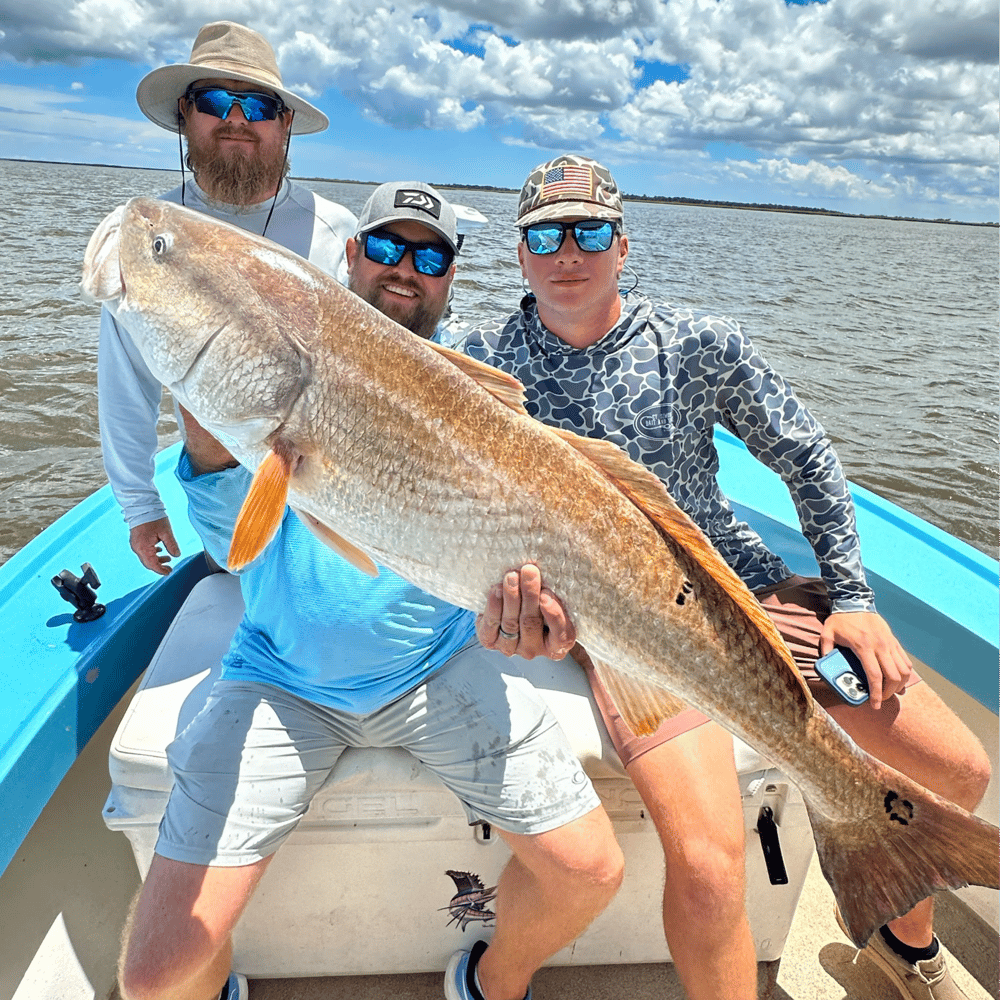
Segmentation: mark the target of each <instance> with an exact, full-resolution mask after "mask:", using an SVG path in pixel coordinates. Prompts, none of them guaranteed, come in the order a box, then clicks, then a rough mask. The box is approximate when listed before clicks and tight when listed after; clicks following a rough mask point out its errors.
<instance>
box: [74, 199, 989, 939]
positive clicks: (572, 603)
mask: <svg viewBox="0 0 1000 1000" xmlns="http://www.w3.org/2000/svg"><path fill="white" fill-rule="evenodd" d="M83 289H84V291H85V293H87V294H89V295H90V296H91V297H92V298H95V299H98V300H101V301H105V302H107V303H108V304H109V306H110V307H111V308H113V309H115V310H116V311H117V312H118V314H119V315H120V316H121V317H122V318H123V319H125V320H126V321H127V325H128V327H129V330H130V332H132V334H133V339H134V340H135V343H136V346H137V348H138V349H139V350H140V351H141V353H142V355H143V357H144V359H145V360H146V363H147V364H148V366H149V368H150V370H151V371H152V372H153V373H154V374H155V375H156V376H157V377H158V378H159V379H160V380H161V381H162V382H163V383H164V385H166V386H168V387H169V388H170V390H171V392H172V393H173V394H174V395H175V397H176V398H177V399H178V400H179V401H180V402H181V403H182V404H183V405H184V406H185V407H186V408H188V409H189V410H190V411H191V412H192V413H193V414H194V416H195V417H196V418H197V420H198V421H199V422H200V423H201V424H202V425H203V426H204V427H205V428H206V429H207V430H209V431H210V432H211V433H213V434H214V435H215V436H216V437H218V438H219V439H220V440H221V441H222V442H223V444H225V445H226V446H227V447H228V448H229V449H230V451H232V453H233V454H234V455H235V456H236V458H237V459H238V460H239V461H240V462H242V463H243V464H245V465H246V466H247V467H248V468H251V469H256V470H257V471H256V474H255V477H254V480H253V484H252V486H251V489H250V493H249V495H248V497H247V500H246V504H245V505H244V508H243V511H242V512H241V515H240V519H239V522H238V524H237V528H236V531H235V533H234V537H233V545H232V548H231V550H230V566H231V568H234V569H236V568H240V567H242V566H245V565H247V564H248V563H249V562H251V561H252V560H253V559H254V558H255V557H256V556H257V555H258V554H259V553H260V552H261V551H262V550H263V548H264V547H265V546H266V545H267V543H268V541H269V539H270V538H271V537H272V536H273V535H274V533H275V532H276V531H277V528H278V526H279V524H280V522H281V518H282V516H283V513H284V510H285V505H286V503H287V504H289V505H290V506H291V507H292V509H293V510H295V511H296V513H298V514H299V516H300V517H302V518H303V520H304V521H305V522H306V523H307V524H308V525H309V526H310V527H311V528H312V530H313V531H314V532H315V533H316V534H317V535H318V536H319V537H320V538H321V539H322V540H323V541H324V542H325V543H326V544H328V545H330V546H331V547H332V548H334V549H335V550H337V551H338V552H340V553H341V554H342V555H343V556H344V557H345V558H347V559H349V560H350V561H351V562H352V563H353V564H354V565H355V566H357V567H359V568H361V569H363V570H364V571H365V572H368V573H371V574H374V573H377V572H378V570H377V567H378V566H385V567H388V568H389V569H391V570H393V571H394V572H396V573H398V574H399V575H400V576H402V577H404V578H405V579H407V580H409V581H411V582H412V583H414V584H416V585H417V586H419V587H422V588H423V589H425V590H427V591H429V592H431V593H433V594H436V595H437V596H439V597H441V598H443V599H445V600H448V601H451V602H452V603H454V604H457V605H459V606H462V607H466V608H470V609H472V610H480V609H481V606H482V602H483V595H484V594H485V593H486V592H487V590H488V588H489V587H490V586H491V585H492V584H493V582H494V581H495V580H497V579H500V577H501V576H502V575H503V573H504V572H505V571H506V570H508V569H510V568H511V567H518V566H521V565H523V564H524V563H526V562H529V561H530V562H534V563H536V564H537V565H538V566H539V567H540V568H541V569H542V572H543V574H544V577H545V580H546V585H547V586H549V587H550V588H551V589H552V590H553V591H554V592H556V593H558V594H559V595H560V597H561V598H562V599H563V601H564V602H565V604H566V606H567V608H568V610H569V613H570V614H571V615H572V617H573V620H574V623H575V624H576V628H577V633H578V637H579V639H580V641H581V642H582V643H583V645H584V646H585V647H586V648H587V650H588V651H589V652H590V653H591V655H592V656H594V657H595V659H598V660H599V661H600V665H599V670H600V671H601V673H602V676H604V677H605V679H606V682H607V684H608V687H609V690H611V691H613V692H614V695H615V699H616V702H617V703H618V707H619V710H620V711H621V713H622V715H623V717H625V718H626V720H628V721H629V723H630V725H631V726H632V728H633V729H634V730H635V731H636V732H638V733H647V732H651V731H653V730H654V729H655V728H656V725H657V724H658V722H659V720H660V718H662V717H663V715H664V713H665V707H664V706H665V705H666V704H672V703H673V697H672V696H674V695H676V696H677V697H680V698H682V699H684V700H685V701H687V702H689V703H690V704H691V705H693V706H695V707H697V708H699V709H700V710H701V711H703V712H704V713H705V714H706V715H708V716H710V717H711V718H713V719H715V720H716V721H718V722H719V723H720V724H721V725H723V726H725V727H726V728H727V729H728V730H730V731H731V732H732V733H734V734H735V735H737V736H739V737H740V738H741V739H743V740H745V741H746V742H747V743H749V744H750V745H751V746H753V747H754V748H756V749H757V750H759V751H760V752H761V753H763V754H764V755H766V756H767V757H768V758H769V759H770V760H772V761H774V763H775V764H776V765H777V766H778V767H780V768H781V769H782V770H783V771H784V772H785V773H786V774H787V775H788V776H789V777H790V778H791V779H792V780H793V781H794V782H795V783H796V784H797V785H798V786H799V788H800V790H801V791H802V794H803V797H804V799H805V801H806V804H807V808H808V810H809V816H810V819H811V821H812V827H813V833H814V837H815V840H816V847H817V852H818V854H819V858H820V863H821V866H822V868H823V872H824V874H825V876H826V878H827V880H828V881H829V882H830V885H831V887H832V888H833V891H834V894H835V896H836V898H837V902H838V905H839V906H840V909H841V912H842V914H843V916H844V919H845V921H846V924H847V927H848V928H849V930H850V934H851V936H852V938H853V939H854V941H855V943H856V944H857V945H859V946H862V945H863V944H864V943H865V942H866V941H867V939H868V938H869V936H870V935H871V934H872V933H873V931H874V930H875V929H876V928H877V927H878V926H880V925H881V924H883V923H885V922H886V921H888V920H890V919H892V918H893V917H895V916H898V915H900V914H902V913H905V912H907V911H908V910H910V909H911V908H912V907H913V906H914V905H915V904H916V903H917V902H918V901H919V900H921V899H923V898H925V897H926V896H928V895H929V894H930V893H931V892H933V891H935V890H939V889H944V888H947V887H956V886H961V885H965V884H967V883H970V882H972V883H976V884H980V885H987V886H991V887H994V888H996V887H997V884H998V874H1000V872H998V868H1000V863H998V857H1000V832H998V830H997V828H996V827H995V826H993V825H992V824H989V823H986V822H984V821H982V820H980V819H977V818H976V817H974V816H971V815H969V814H968V813H967V812H966V811H965V810H963V809H961V808H959V807H958V806H955V805H953V804H952V803H949V802H947V801H946V800H944V799H941V798H940V797H938V796H936V795H934V794H932V793H930V792H928V791H927V790H926V789H924V788H922V787H921V786H919V785H918V784H916V783H915V782H913V781H912V780H910V779H909V778H907V777H905V776H904V775H902V774H899V773H898V772H896V771H894V770H893V769H892V768H889V767H887V766H886V765H884V764H882V763H881V762H879V761H877V760H876V759H874V758H872V757H870V756H869V755H868V754H866V753H864V752H863V751H862V750H860V749H859V748H858V747H857V746H856V745H855V744H854V743H853V742H852V741H851V739H850V738H849V737H848V736H847V735H846V734H845V733H844V732H843V731H842V730H841V729H840V727H839V726H837V725H836V723H835V722H834V721H833V720H832V719H831V718H830V716H829V715H828V714H827V713H826V712H825V711H823V710H822V709H820V708H819V707H818V706H817V705H816V704H815V702H814V701H813V699H812V696H811V695H810V693H809V691H808V688H807V687H806V685H805V683H804V681H803V679H802V677H801V675H800V674H799V672H798V671H797V669H796V668H795V665H794V663H793V662H792V660H791V657H790V655H789V653H788V650H787V648H786V647H785V645H784V643H783V642H782V640H781V638H780V636H779V635H778V633H777V632H776V630H775V628H774V626H773V625H772V623H771V621H770V619H769V618H768V617H767V615H766V614H765V613H764V612H763V611H762V609H761V608H760V606H759V605H758V604H757V602H756V601H755V600H754V598H753V596H752V595H751V594H750V593H749V591H748V590H747V589H746V587H745V586H744V585H743V583H742V582H741V581H740V580H739V579H738V578H737V577H736V576H735V574H734V573H733V572H732V570H730V569H729V567H728V566H727V565H726V564H725V563H724V562H723V561H722V559H721V558H720V557H719V556H718V554H717V553H716V552H715V550H714V549H713V548H712V547H711V545H710V544H709V543H708V541H707V540H706V539H705V537H704V536H703V535H702V533H701V532H700V531H699V530H698V528H697V527H696V526H695V525H694V523H693V522H692V521H691V520H690V519H689V518H688V517H687V516H686V515H685V514H683V513H682V512H681V511H680V510H679V508H678V507H677V506H676V504H675V503H674V502H673V500H672V499H671V498H670V496H669V495H668V494H667V492H666V491H665V489H664V488H663V486H662V484H661V483H660V481H659V480H658V479H656V478H655V477H654V476H653V475H652V474H650V473H649V472H647V471H646V470H645V469H643V468H642V467H640V466H638V465H636V464H634V463H632V462H631V461H630V460H629V459H628V458H626V456H625V455H624V454H623V453H622V452H620V451H619V450H618V449H617V448H615V447H614V446H613V445H610V444H608V443H607V442H601V441H592V440H589V439H583V438H579V437H576V436H575V435H573V434H570V433H568V432H565V431H558V430H554V429H552V428H548V427H545V426H543V425H542V424H540V423H538V422H537V421H535V420H533V419H532V418H531V417H529V416H528V415H527V414H526V413H525V412H524V409H523V407H522V405H521V387H520V385H519V384H518V383H517V382H516V381H515V380H514V379H512V378H510V377H509V376H507V375H504V374H503V373H502V372H499V371H497V370H495V369H493V368H490V367H488V366H485V365H481V364H479V363H478V362H475V361H473V360H471V359H469V358H466V357H465V356H464V355H461V354H458V353H456V352H453V351H449V350H447V349H445V348H441V347H438V346H436V345H434V344H431V343H428V342H427V341H424V340H421V339H419V338H417V337H415V336H414V335H412V334H410V333H409V332H407V331H406V330H404V329H403V328H402V327H399V326H397V325H396V324H395V323H393V322H392V321H391V320H389V319H387V318H386V317H385V316H383V315H382V314H381V313H379V312H378V311H377V310H375V309H373V308H372V307H370V306H368V305H367V304H366V303H364V302H362V301H361V300H360V299H359V298H357V297H356V296H354V295H353V294H352V293H350V292H349V291H347V290H346V289H344V288H343V287H342V286H341V285H339V284H338V283H337V282H336V281H335V280H334V279H332V278H330V277H328V276H327V275H325V274H323V273H322V272H320V271H318V270H317V269H316V268H314V267H312V266H311V265H310V264H308V263H307V262H306V261H304V260H302V259H301V258H299V257H297V256H295V255H294V254H292V253H291V252H289V251H287V250H285V249H283V248H281V247H278V246H276V245H274V244H272V243H270V242H269V241H267V240H263V239H261V238H259V237H256V236H253V235H251V234H248V233H245V232H243V231H242V230H239V229H236V228H233V227H231V226H227V225H225V224H222V223H219V222H215V221H213V220H211V219H208V218H206V217H205V216H201V215H198V214H197V213H195V212H192V211H190V210H187V209H183V208H180V207H178V206H175V205H171V204H167V203H165V202H158V201H154V200H151V199H141V198H139V199H133V200H132V201H130V202H129V203H128V204H127V205H125V206H124V208H123V209H119V210H118V211H117V213H113V214H112V215H111V216H109V217H108V219H106V220H105V222H104V223H102V225H101V226H100V227H99V228H98V230H97V231H96V232H95V233H94V236H93V237H92V239H91V243H90V246H89V247H88V250H87V255H86V258H85V262H84V276H83Z"/></svg>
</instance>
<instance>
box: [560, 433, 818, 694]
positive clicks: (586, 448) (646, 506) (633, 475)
mask: <svg viewBox="0 0 1000 1000" xmlns="http://www.w3.org/2000/svg"><path fill="white" fill-rule="evenodd" d="M549 430H550V431H552V432H554V433H555V434H556V435H557V436H558V437H560V438H562V440H563V441H565V442H566V443H567V444H569V445H571V446H572V447H573V448H576V450H577V451H579V452H580V453H581V454H582V455H585V456H586V457H587V458H588V459H590V461H591V462H593V463H594V465H596V466H597V467H598V468H599V469H600V470H601V472H602V473H604V475H605V476H606V477H607V479H608V480H609V481H610V482H611V483H612V484H614V486H616V487H617V488H618V489H619V490H620V491H621V492H622V493H623V494H624V495H625V496H626V497H628V499H629V500H631V501H632V503H633V504H635V506H636V507H638V508H639V510H641V511H642V512H643V514H645V515H646V517H648V518H649V520H650V521H651V522H652V524H653V525H654V527H655V528H656V529H657V531H659V532H660V533H661V534H662V535H665V536H666V537H668V538H670V539H673V541H675V542H676V543H677V544H678V545H680V546H681V547H682V548H683V549H684V550H685V551H687V552H688V553H690V554H691V555H692V556H693V557H694V559H695V560H697V562H698V565H699V566H701V568H702V569H703V570H704V571H705V572H706V573H707V574H708V575H709V576H710V577H711V578H712V579H713V580H715V582H716V583H717V584H718V585H719V586H720V587H721V588H722V589H723V590H724V591H725V592H726V593H727V594H728V595H729V597H730V598H731V599H732V600H733V601H734V602H735V603H736V604H737V605H738V606H739V608H740V609H741V610H742V611H743V612H744V613H745V614H746V616H747V617H748V618H749V619H750V621H751V622H752V623H753V624H754V625H755V626H756V627H757V629H758V630H759V631H760V632H761V634H762V635H763V637H764V638H765V639H767V640H768V642H769V643H770V644H771V645H772V646H773V647H774V649H775V651H776V652H777V653H778V654H779V655H780V656H781V658H782V660H784V662H785V664H786V665H787V666H788V667H789V668H790V670H791V671H792V673H793V675H794V676H795V678H796V680H797V681H798V683H799V686H800V691H801V692H802V693H803V694H804V695H805V697H806V700H807V701H811V700H812V697H811V695H810V694H809V689H808V687H807V685H806V682H805V680H804V679H803V677H802V674H801V673H800V672H799V670H798V668H797V667H796V666H795V661H794V660H793V659H792V656H791V653H789V652H788V647H787V646H786V645H785V641H784V639H782V638H781V635H780V633H779V632H778V630H777V628H775V626H774V622H772V621H771V619H770V618H769V617H768V615H767V612H766V611H764V609H763V608H762V607H761V606H760V604H759V603H758V601H757V599H756V598H755V597H754V596H753V594H751V593H750V591H749V590H747V587H746V584H744V583H743V581H742V580H741V579H740V578H739V577H738V576H737V575H736V574H735V573H734V572H733V570H732V569H731V568H730V566H729V564H728V563H727V562H726V561H725V560H724V559H723V558H722V557H721V556H720V555H719V553H718V552H716V551H715V548H714V547H713V546H712V543H711V542H709V540H708V539H707V538H706V537H705V535H704V534H703V533H702V530H701V528H699V527H698V525H696V524H695V523H694V521H692V520H691V518H690V517H688V515H687V514H685V513H684V511H682V510H681V509H680V507H678V506H677V503H676V501H675V500H674V498H673V497H672V496H671V495H670V494H669V493H668V492H667V489H666V487H665V486H664V485H663V483H662V482H661V481H660V479H659V478H658V477H657V476H655V475H654V474H653V473H652V472H650V471H649V470H648V469H646V468H645V467H643V466H641V465H639V464H638V463H637V462H633V461H632V460H631V459H630V458H629V457H628V455H626V454H625V452H623V451H622V450H621V448H619V447H618V446H617V445H615V444H612V442H610V441H602V440H597V439H595V438H586V437H581V436H580V435H578V434H574V433H573V432H572V431H566V430H563V429H562V428H559V427H550V428H549Z"/></svg>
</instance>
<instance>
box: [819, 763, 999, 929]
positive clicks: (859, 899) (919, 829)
mask: <svg viewBox="0 0 1000 1000" xmlns="http://www.w3.org/2000/svg"><path fill="white" fill-rule="evenodd" d="M878 771H879V773H878V775H877V779H878V780H879V781H880V782H881V783H882V786H883V798H882V800H881V801H878V800H877V799H874V798H871V799H868V801H869V802H871V803H872V809H870V810H869V811H868V812H867V813H864V814H863V815H861V816H857V817H854V818H852V819H850V820H846V821H844V820H831V819H830V818H829V817H827V816H825V815H824V814H822V813H821V812H819V810H818V809H816V808H814V807H813V806H812V805H811V804H810V803H809V801H808V800H807V801H806V807H807V810H808V812H809V818H810V821H811V823H812V829H813V837H814V838H815V841H816V851H817V854H818V855H819V862H820V867H821V868H822V870H823V874H824V875H825V876H826V879H827V881H828V882H829V883H830V886H831V888H832V889H833V894H834V896H835V897H836V899H837V905H838V907H839V908H840V912H841V916H842V917H843V920H844V925H845V927H846V928H847V931H848V933H849V935H850V937H851V938H852V939H853V941H854V943H855V944H856V945H857V946H858V947H859V948H863V947H864V946H865V944H866V943H867V941H868V939H869V938H870V937H871V935H872V934H873V933H874V932H875V931H876V930H877V929H878V928H879V927H881V926H882V925H883V924H885V923H887V922H888V921H889V920H893V919H895V918H896V917H898V916H901V915H902V914H904V913H907V912H909V911H910V910H911V909H912V908H913V907H914V906H915V905H916V904H917V903H919V902H920V900H922V899H925V898H926V897H928V896H929V895H931V893H932V892H935V891H939V890H942V889H957V888H961V887H962V886H965V885H969V884H973V885H984V886H988V887H989V888H993V889H996V888H998V883H1000V830H998V829H997V827H995V826H994V825H993V824H992V823H988V822H986V821H985V820H982V819H979V818H978V817H976V816H973V815H972V814H971V813H968V812H966V811H965V810H964V809H962V808H961V806H957V805H955V804H954V803H953V802H949V801H947V800H946V799H943V798H941V797H940V796H938V795H935V794H934V793H933V792H929V791H928V790H927V789H926V788H923V787H922V786H921V785H918V784H917V783H916V782H914V781H912V780H911V779H909V778H906V777H905V776H904V775H902V774H899V772H897V771H894V770H893V769H892V768H890V767H888V766H886V765H884V764H881V763H880V762H878ZM872 811H874V813H875V815H874V816H873V815H872Z"/></svg>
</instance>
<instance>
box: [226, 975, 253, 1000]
mask: <svg viewBox="0 0 1000 1000" xmlns="http://www.w3.org/2000/svg"><path fill="white" fill-rule="evenodd" d="M219 1000H250V987H249V986H247V977H246V976H241V975H240V974H239V973H238V972H230V973H229V979H228V980H227V981H226V985H225V986H223V987H222V992H221V993H220V994H219Z"/></svg>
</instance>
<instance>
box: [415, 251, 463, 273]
mask: <svg viewBox="0 0 1000 1000" xmlns="http://www.w3.org/2000/svg"><path fill="white" fill-rule="evenodd" d="M452 260H454V257H453V256H452V254H451V252H450V251H449V250H447V249H446V248H445V247H419V248H414V250H413V266H414V267H415V268H416V269H417V270H418V271H419V272H420V273H421V274H426V275H428V277H431V278H440V277H441V275H443V274H444V273H445V272H446V271H447V270H448V268H449V267H451V262H452Z"/></svg>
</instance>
